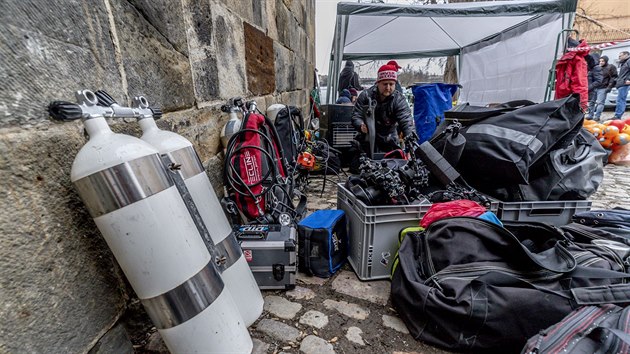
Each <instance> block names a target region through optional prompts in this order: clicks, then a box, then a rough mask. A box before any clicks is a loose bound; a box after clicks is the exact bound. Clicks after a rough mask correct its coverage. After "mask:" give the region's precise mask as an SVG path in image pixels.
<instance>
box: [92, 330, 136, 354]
mask: <svg viewBox="0 0 630 354" xmlns="http://www.w3.org/2000/svg"><path fill="white" fill-rule="evenodd" d="M113 353H116V354H134V350H133V345H132V344H131V340H130V339H129V335H128V334H127V331H126V330H125V327H124V326H123V325H122V324H121V323H119V324H117V325H115V326H114V327H113V328H112V329H110V330H109V331H107V333H106V334H105V335H104V336H103V337H102V338H101V339H99V341H98V342H97V343H96V344H95V345H94V347H93V348H92V349H91V350H90V351H89V352H88V354H113Z"/></svg>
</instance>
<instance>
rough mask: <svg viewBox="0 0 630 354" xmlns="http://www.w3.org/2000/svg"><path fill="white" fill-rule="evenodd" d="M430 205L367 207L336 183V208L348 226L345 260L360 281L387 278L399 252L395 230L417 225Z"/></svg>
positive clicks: (398, 230)
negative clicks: (346, 257) (348, 246)
mask: <svg viewBox="0 0 630 354" xmlns="http://www.w3.org/2000/svg"><path fill="white" fill-rule="evenodd" d="M430 207H431V204H429V203H428V202H426V201H425V202H424V203H421V204H419V205H383V206H367V205H365V203H363V202H361V201H360V200H358V199H356V197H355V196H354V195H353V194H352V193H351V192H350V191H348V190H347V189H346V188H345V187H344V186H343V184H341V183H340V184H338V185H337V209H341V210H343V211H344V212H345V213H346V216H347V220H348V225H349V227H350V233H349V236H350V240H349V241H350V249H349V252H348V261H349V262H350V265H351V266H352V268H353V269H354V271H355V272H356V273H357V276H358V277H359V279H361V280H375V279H389V275H390V271H391V267H392V263H393V261H394V256H395V255H396V252H397V251H398V233H399V232H400V230H401V229H403V228H405V227H408V226H418V224H419V223H420V219H422V217H423V216H424V214H426V212H427V211H428V210H429V208H430Z"/></svg>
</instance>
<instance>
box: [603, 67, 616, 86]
mask: <svg viewBox="0 0 630 354" xmlns="http://www.w3.org/2000/svg"><path fill="white" fill-rule="evenodd" d="M602 75H604V80H603V81H602V87H601V88H605V89H607V90H608V91H610V90H611V89H612V88H613V87H615V83H616V81H617V67H616V66H614V65H613V64H606V65H605V66H602Z"/></svg>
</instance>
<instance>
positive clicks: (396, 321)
mask: <svg viewBox="0 0 630 354" xmlns="http://www.w3.org/2000/svg"><path fill="white" fill-rule="evenodd" d="M383 326H385V327H389V328H391V329H393V330H396V331H398V332H400V333H405V334H409V330H408V329H407V326H405V323H404V322H403V321H402V320H401V319H400V318H398V317H394V316H389V315H383Z"/></svg>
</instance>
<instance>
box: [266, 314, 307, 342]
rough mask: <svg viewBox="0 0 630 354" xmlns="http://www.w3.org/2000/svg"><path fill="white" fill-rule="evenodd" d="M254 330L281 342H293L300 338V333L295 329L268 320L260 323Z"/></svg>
mask: <svg viewBox="0 0 630 354" xmlns="http://www.w3.org/2000/svg"><path fill="white" fill-rule="evenodd" d="M256 330H257V331H259V332H262V333H265V334H266V335H268V336H270V337H273V338H274V339H277V340H279V341H283V342H293V341H296V340H297V339H298V338H299V337H300V331H298V330H297V328H294V327H291V326H289V325H287V324H284V323H282V322H280V321H276V320H270V319H264V320H262V321H260V322H259V323H258V325H257V326H256Z"/></svg>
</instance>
